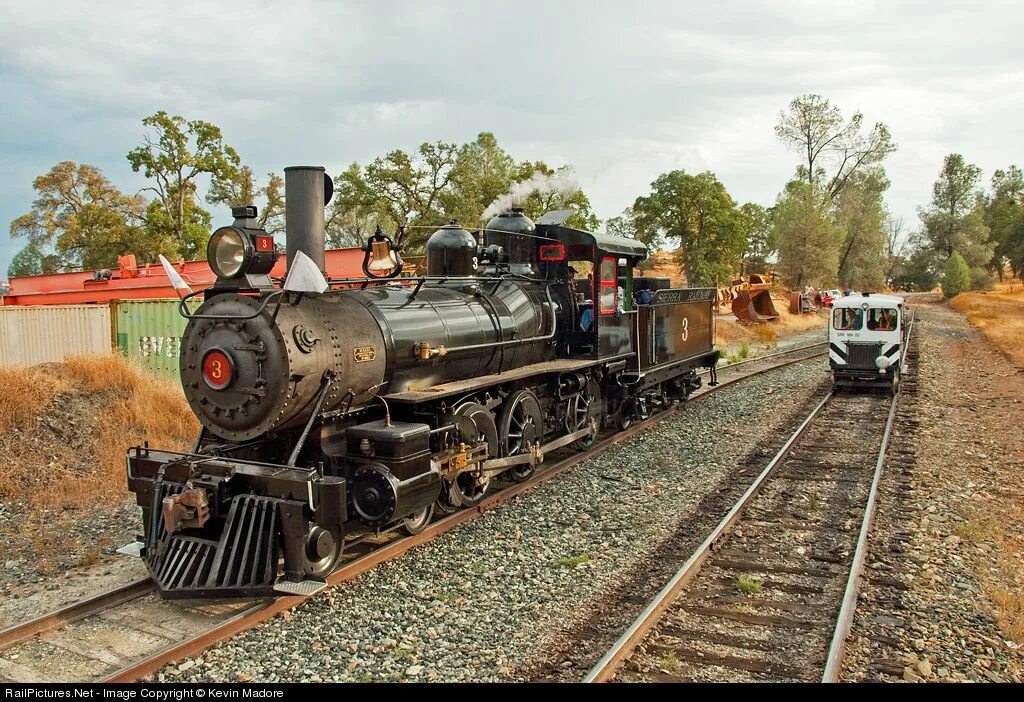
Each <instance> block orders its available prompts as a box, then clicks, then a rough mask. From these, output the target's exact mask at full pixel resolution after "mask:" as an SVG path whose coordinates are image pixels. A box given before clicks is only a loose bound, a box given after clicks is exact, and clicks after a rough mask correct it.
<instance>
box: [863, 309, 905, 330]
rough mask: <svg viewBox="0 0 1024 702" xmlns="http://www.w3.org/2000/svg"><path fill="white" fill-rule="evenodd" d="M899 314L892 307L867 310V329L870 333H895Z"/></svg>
mask: <svg viewBox="0 0 1024 702" xmlns="http://www.w3.org/2000/svg"><path fill="white" fill-rule="evenodd" d="M898 314H899V313H898V312H897V311H896V310H895V309H893V308H892V307H876V308H874V309H870V310H868V323H867V327H868V329H870V330H871V331H896V325H897V323H898V319H899V317H898V316H897V315H898Z"/></svg>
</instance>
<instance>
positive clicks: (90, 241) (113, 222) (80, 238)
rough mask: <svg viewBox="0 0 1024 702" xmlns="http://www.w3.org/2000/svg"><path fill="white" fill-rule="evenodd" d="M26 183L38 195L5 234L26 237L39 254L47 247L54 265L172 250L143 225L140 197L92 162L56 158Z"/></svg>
mask: <svg viewBox="0 0 1024 702" xmlns="http://www.w3.org/2000/svg"><path fill="white" fill-rule="evenodd" d="M32 185H33V187H34V188H35V190H36V192H37V193H38V194H39V197H37V198H36V200H35V201H34V202H33V203H32V210H31V211H30V212H28V213H26V214H24V215H22V216H20V217H18V218H17V219H15V220H14V221H13V222H11V236H12V237H14V238H24V239H27V240H28V242H29V244H30V245H32V247H34V250H35V251H38V252H39V255H45V254H46V252H48V251H51V250H52V251H53V254H52V255H54V256H56V262H55V263H52V264H51V265H52V266H54V267H55V268H64V269H68V268H79V267H84V268H87V269H88V268H108V267H111V266H116V265H117V257H118V256H120V255H122V254H126V253H134V254H136V256H138V257H140V259H142V260H155V259H156V255H157V254H158V253H161V252H163V253H173V251H174V248H173V247H170V246H168V245H167V242H165V241H163V240H161V239H160V238H159V237H155V236H153V235H152V234H150V233H149V232H148V231H147V230H145V229H144V228H143V226H142V225H143V221H144V219H145V208H146V203H145V200H144V199H143V198H142V197H140V196H135V197H129V196H127V195H125V194H124V193H122V192H121V191H120V190H118V189H117V188H116V187H114V185H113V184H111V182H110V181H109V180H107V178H106V177H105V176H104V175H103V173H101V172H100V170H99V169H98V168H96V167H95V166H90V165H89V164H84V163H83V164H76V163H74V162H72V161H61V162H60V163H58V164H57V165H55V166H54V167H53V168H51V169H50V170H49V171H47V172H46V173H45V174H43V175H41V176H39V177H38V178H36V179H35V180H34V181H33V183H32ZM33 255H34V254H33V253H31V252H29V253H26V258H25V260H26V261H27V260H29V259H31V257H32V256H33Z"/></svg>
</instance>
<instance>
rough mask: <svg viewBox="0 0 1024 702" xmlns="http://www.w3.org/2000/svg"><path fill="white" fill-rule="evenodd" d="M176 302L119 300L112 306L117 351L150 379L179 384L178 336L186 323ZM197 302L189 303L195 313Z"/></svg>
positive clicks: (179, 352) (199, 302)
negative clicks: (143, 371) (154, 377)
mask: <svg viewBox="0 0 1024 702" xmlns="http://www.w3.org/2000/svg"><path fill="white" fill-rule="evenodd" d="M178 304H179V303H178V300H120V301H118V302H114V303H112V305H111V306H112V307H113V314H112V317H113V325H114V338H115V339H116V340H117V348H118V349H119V350H120V351H121V353H123V354H124V355H126V356H127V357H128V358H129V359H131V360H132V361H133V362H135V363H137V364H139V365H140V366H142V367H143V368H144V369H145V370H147V371H149V372H150V373H152V374H153V375H155V376H157V377H160V378H166V379H168V380H175V381H178V380H180V374H179V370H178V359H179V358H180V357H181V335H182V334H183V333H184V332H185V325H186V324H187V323H188V320H186V319H185V318H184V317H182V316H181V314H179V312H178ZM200 304H201V301H200V300H190V301H189V309H190V310H191V311H193V312H194V311H195V310H196V308H197V307H199V305H200Z"/></svg>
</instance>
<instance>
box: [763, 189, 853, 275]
mask: <svg viewBox="0 0 1024 702" xmlns="http://www.w3.org/2000/svg"><path fill="white" fill-rule="evenodd" d="M772 222H773V226H774V229H775V238H776V241H778V247H779V266H778V268H779V271H780V272H781V273H782V275H783V276H784V277H785V279H786V280H787V281H788V282H789V284H790V285H791V286H792V287H793V288H795V289H802V288H803V287H804V286H805V285H814V286H816V287H819V288H821V287H832V286H833V285H835V282H836V276H837V274H838V272H839V247H840V244H841V242H842V236H841V233H840V232H838V231H837V230H836V228H835V227H834V226H833V224H832V221H831V218H830V217H829V212H828V208H827V207H826V205H825V204H824V202H823V198H822V196H821V191H820V188H817V187H815V186H813V185H810V184H807V183H801V182H797V181H794V182H792V183H790V184H789V185H788V186H787V188H786V190H785V191H784V192H783V193H782V194H781V195H780V196H779V199H778V201H777V202H776V204H775V207H774V208H773V210H772Z"/></svg>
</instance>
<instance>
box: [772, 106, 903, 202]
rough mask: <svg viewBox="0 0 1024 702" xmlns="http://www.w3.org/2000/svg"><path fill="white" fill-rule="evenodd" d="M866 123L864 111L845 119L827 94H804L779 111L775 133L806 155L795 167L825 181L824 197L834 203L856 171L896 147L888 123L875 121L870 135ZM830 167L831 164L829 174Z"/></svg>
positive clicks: (809, 179) (812, 180)
mask: <svg viewBox="0 0 1024 702" xmlns="http://www.w3.org/2000/svg"><path fill="white" fill-rule="evenodd" d="M863 126H864V115H862V114H861V113H860V112H855V113H854V114H853V116H852V117H851V118H850V119H849V121H845V120H844V119H843V115H842V112H840V110H839V108H838V107H836V106H834V105H832V103H831V102H829V100H828V99H827V98H824V97H822V96H821V95H801V96H800V97H797V98H794V99H793V100H792V101H791V102H790V103H789V106H788V108H787V109H786V110H784V111H783V112H781V113H780V114H779V122H778V124H777V125H776V126H775V134H776V136H777V137H778V138H779V139H780V140H781V141H782V142H783V143H784V144H786V145H787V146H789V147H790V148H791V149H793V150H795V151H798V152H800V153H801V154H803V157H804V164H803V165H802V166H800V168H799V169H798V171H797V173H798V176H799V177H800V179H801V180H803V181H804V182H806V183H808V184H810V185H821V191H820V192H821V196H822V197H823V198H824V199H825V200H826V201H827V202H831V201H832V200H834V199H835V198H836V197H837V196H838V195H839V193H840V192H842V190H843V188H845V187H846V185H847V183H849V182H850V179H851V178H853V176H854V175H855V174H857V173H858V172H860V171H861V170H863V169H865V168H869V167H870V166H873V165H876V164H878V163H881V161H882V160H884V159H885V157H886V156H888V155H889V154H891V153H892V152H894V151H895V150H896V145H895V144H894V143H893V142H892V137H891V135H890V134H889V128H888V127H887V126H886V125H885V124H883V123H882V122H876V123H875V125H874V127H872V128H871V130H870V131H869V132H868V133H867V134H863V133H862V128H863ZM827 168H831V169H832V175H831V177H829V176H828V173H827V170H826V169H827Z"/></svg>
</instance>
